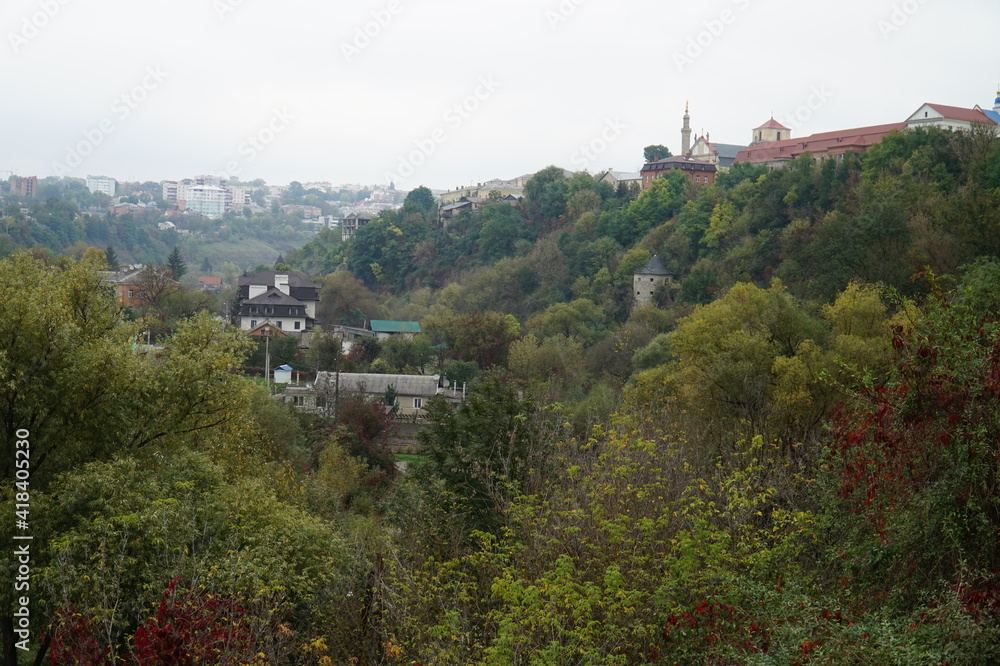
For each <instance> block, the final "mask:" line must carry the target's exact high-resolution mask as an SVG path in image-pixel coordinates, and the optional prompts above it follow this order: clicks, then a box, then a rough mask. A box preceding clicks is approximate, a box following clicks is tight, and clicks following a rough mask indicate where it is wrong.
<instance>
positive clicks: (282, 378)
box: [274, 365, 292, 384]
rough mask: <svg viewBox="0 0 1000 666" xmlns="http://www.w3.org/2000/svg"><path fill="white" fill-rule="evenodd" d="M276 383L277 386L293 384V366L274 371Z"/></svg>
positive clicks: (285, 366)
mask: <svg viewBox="0 0 1000 666" xmlns="http://www.w3.org/2000/svg"><path fill="white" fill-rule="evenodd" d="M274 383H275V384H291V383H292V366H290V365H281V366H278V367H277V368H275V369H274Z"/></svg>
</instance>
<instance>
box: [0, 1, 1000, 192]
mask: <svg viewBox="0 0 1000 666" xmlns="http://www.w3.org/2000/svg"><path fill="white" fill-rule="evenodd" d="M376 16H381V18H382V22H383V23H386V25H384V26H379V25H377V24H375V23H371V24H370V25H369V31H370V32H371V33H373V34H374V36H373V37H371V38H370V43H368V44H367V45H365V44H364V43H363V42H358V43H356V42H355V40H356V38H357V30H359V29H360V30H364V28H365V26H366V24H369V23H370V22H372V21H374V20H375V18H373V17H376ZM387 18H388V19H390V20H388V21H387V20H386V19H387ZM713 29H714V33H715V34H713ZM998 31H1000V3H997V2H995V0H950V1H948V2H945V0H905V1H903V0H839V1H838V2H822V3H820V2H813V1H810V0H798V1H792V0H710V1H707V2H683V3H682V2H675V1H673V0H619V1H618V2H612V1H611V0H503V1H502V2H501V1H500V0H478V1H477V2H457V1H456V0H361V1H357V2H352V3H346V2H319V1H318V0H286V1H285V2H281V3H278V2H275V1H273V0H7V1H6V2H3V3H2V6H0V37H2V40H0V90H2V91H3V93H4V94H3V101H2V102H0V178H6V177H7V175H8V174H7V173H5V172H6V171H8V170H10V171H15V172H17V173H19V174H20V175H38V176H47V175H72V176H79V177H86V176H87V175H88V174H94V175H97V174H104V175H108V176H112V177H115V178H118V179H119V180H163V179H179V178H184V177H190V176H195V175H199V174H203V173H210V174H222V173H230V174H233V175H239V176H240V177H241V178H242V179H244V180H249V179H253V178H264V179H265V180H267V182H268V183H270V184H285V183H288V182H289V181H292V180H299V181H301V182H309V181H330V182H332V183H334V184H340V183H368V184H374V183H387V182H388V178H389V177H390V176H389V174H395V176H396V178H395V180H396V184H397V186H399V187H401V188H402V187H405V188H407V189H408V188H411V187H415V186H417V185H427V186H429V187H432V188H440V189H447V188H452V187H456V186H460V185H468V184H474V183H477V182H481V181H485V180H488V179H491V178H498V177H502V178H509V177H514V176H518V175H521V174H524V173H530V172H533V171H537V170H538V169H540V168H542V167H545V166H547V165H549V164H559V165H561V166H564V167H566V168H569V169H573V170H579V169H583V168H587V169H588V170H589V171H590V172H591V173H597V172H599V171H601V170H603V169H606V168H609V167H613V168H615V169H618V170H623V171H630V170H638V168H639V166H640V165H641V162H642V149H643V147H644V146H646V145H649V144H652V143H662V144H665V145H666V146H667V147H668V148H670V150H672V151H673V152H674V153H678V152H679V151H680V126H681V116H682V115H683V113H684V103H685V100H690V104H691V116H692V126H693V128H694V130H695V134H697V133H698V132H699V131H700V130H702V129H704V130H705V131H707V132H710V134H711V138H712V139H713V140H714V141H717V142H723V143H737V144H746V143H748V142H749V138H750V131H751V129H752V128H753V127H756V126H757V125H759V124H761V123H762V122H764V121H766V120H767V119H768V117H769V116H770V114H771V113H772V111H773V113H774V116H775V117H776V118H777V119H778V120H781V121H783V122H785V124H786V125H788V124H789V121H788V119H789V117H791V118H793V119H794V114H795V112H796V110H797V109H799V108H800V107H801V106H802V105H806V104H808V103H809V102H810V101H811V102H812V104H813V106H814V107H815V108H814V109H812V110H809V111H808V113H806V112H805V109H802V112H801V114H800V120H799V121H796V125H797V126H796V127H795V128H794V129H795V134H794V135H795V136H804V135H807V134H811V133H814V132H822V131H828V130H834V129H841V128H849V127H857V126H864V125H875V124H881V123H888V122H899V121H902V120H904V119H905V118H906V117H907V116H908V115H909V114H910V113H912V112H913V111H915V110H916V109H917V108H918V107H919V106H920V105H921V104H922V103H923V102H938V103H942V104H952V105H956V106H966V107H972V106H974V105H975V104H980V105H982V106H984V107H987V108H988V107H992V105H993V100H994V97H995V96H996V95H995V93H996V90H997V88H996V86H997V84H998V83H1000V49H998V48H997V46H996V44H997V41H996V34H997V32H998ZM699 39H700V41H701V43H702V44H703V45H704V46H702V47H701V51H702V52H701V53H700V54H698V53H697V52H696V51H694V50H689V47H690V46H691V41H690V40H699ZM358 46H362V47H363V48H357V47H358ZM345 49H346V50H347V51H350V53H345ZM355 49H356V50H355ZM689 56H694V57H691V58H690V60H689V61H687V62H681V61H679V58H687V57H689ZM149 72H159V74H158V76H157V77H153V76H150V75H149ZM483 82H486V83H488V84H489V85H484V83H483ZM144 83H145V88H144V87H143V85H144ZM137 87H138V88H137ZM477 92H478V94H479V99H477V98H476V97H475V95H476V94H477ZM817 93H820V94H817ZM123 95H125V96H126V98H125V100H122V96H123ZM456 104H458V105H460V106H459V109H460V112H459V111H456V110H455V109H454V107H455V105H456ZM289 115H290V116H292V117H291V118H289V117H288V116H289ZM102 124H103V127H104V131H102V130H101V127H102ZM109 129H110V130H111V131H110V132H109V131H107V130H109ZM273 130H280V131H273ZM250 136H255V137H258V139H257V146H256V147H255V146H253V145H252V144H251V143H250V142H248V137H250ZM587 145H591V146H592V147H593V151H588V152H592V153H596V154H592V155H589V156H588V155H585V154H584V153H582V152H581V151H580V148H581V147H583V146H587ZM60 165H61V166H60ZM62 167H65V169H63V168H62ZM411 170H412V173H411ZM404 176H408V177H404Z"/></svg>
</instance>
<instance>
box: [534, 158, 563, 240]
mask: <svg viewBox="0 0 1000 666" xmlns="http://www.w3.org/2000/svg"><path fill="white" fill-rule="evenodd" d="M569 193H570V192H569V183H568V182H567V178H566V175H565V173H564V171H563V170H562V169H560V168H559V167H556V166H550V167H546V168H544V169H542V170H541V171H539V172H538V173H536V174H535V175H534V176H533V177H532V178H531V180H529V181H528V182H527V184H525V186H524V204H523V210H524V211H525V214H526V215H527V217H528V218H529V219H530V220H532V223H533V224H534V225H536V226H544V225H555V224H556V222H557V221H558V220H559V218H561V217H562V216H563V214H564V213H565V212H566V199H567V197H568V196H569Z"/></svg>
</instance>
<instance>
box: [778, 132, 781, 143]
mask: <svg viewBox="0 0 1000 666" xmlns="http://www.w3.org/2000/svg"><path fill="white" fill-rule="evenodd" d="M778 141H781V132H778Z"/></svg>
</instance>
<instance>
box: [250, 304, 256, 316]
mask: <svg viewBox="0 0 1000 666" xmlns="http://www.w3.org/2000/svg"><path fill="white" fill-rule="evenodd" d="M250 314H257V306H256V305H251V306H250Z"/></svg>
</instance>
